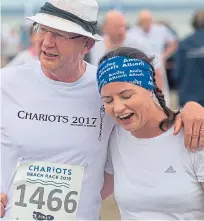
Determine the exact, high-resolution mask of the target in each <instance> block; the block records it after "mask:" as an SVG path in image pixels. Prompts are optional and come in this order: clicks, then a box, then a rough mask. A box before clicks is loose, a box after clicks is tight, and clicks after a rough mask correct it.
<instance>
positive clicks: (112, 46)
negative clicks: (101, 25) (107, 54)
mask: <svg viewBox="0 0 204 221" xmlns="http://www.w3.org/2000/svg"><path fill="white" fill-rule="evenodd" d="M104 41H105V46H106V49H107V50H112V49H115V48H118V47H121V46H122V45H123V42H124V41H121V42H115V41H114V40H112V39H111V38H110V37H109V36H106V37H105V40H104Z"/></svg>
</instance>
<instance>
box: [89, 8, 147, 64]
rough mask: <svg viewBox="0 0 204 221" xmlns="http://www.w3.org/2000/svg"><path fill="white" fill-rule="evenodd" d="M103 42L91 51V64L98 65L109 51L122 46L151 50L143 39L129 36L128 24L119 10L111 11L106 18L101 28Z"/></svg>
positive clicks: (98, 43)
mask: <svg viewBox="0 0 204 221" xmlns="http://www.w3.org/2000/svg"><path fill="white" fill-rule="evenodd" d="M101 30H102V35H103V41H102V42H97V43H96V44H95V46H94V47H93V48H92V49H91V51H90V53H89V54H90V63H91V64H93V65H96V66H97V65H98V62H99V60H100V58H101V57H102V56H103V55H104V54H105V53H106V52H108V51H110V50H112V49H115V48H117V47H120V46H130V47H136V48H139V49H140V50H144V51H146V52H147V51H148V50H149V48H148V47H147V46H146V44H145V42H144V41H143V40H142V39H141V38H139V37H138V38H137V39H136V40H135V39H132V37H131V36H130V37H129V36H127V22H126V19H125V16H124V15H123V14H122V13H121V12H120V11H117V10H110V11H109V12H107V14H106V15H105V17H104V22H103V25H102V26H101Z"/></svg>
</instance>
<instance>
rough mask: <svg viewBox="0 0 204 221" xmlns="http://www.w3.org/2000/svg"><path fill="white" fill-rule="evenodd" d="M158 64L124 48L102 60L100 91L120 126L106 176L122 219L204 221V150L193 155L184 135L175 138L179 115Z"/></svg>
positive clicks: (98, 77)
mask: <svg viewBox="0 0 204 221" xmlns="http://www.w3.org/2000/svg"><path fill="white" fill-rule="evenodd" d="M152 60H153V59H152V58H148V57H147V56H146V55H145V54H144V53H142V52H140V51H138V50H136V49H133V48H127V47H124V48H119V49H117V50H114V51H111V52H109V53H107V54H106V55H105V56H104V57H103V58H102V59H101V61H100V64H99V68H98V72H97V80H98V87H99V91H100V93H101V96H102V99H103V101H104V106H105V109H106V111H107V112H108V114H110V115H111V116H112V117H113V118H114V119H115V120H116V122H117V123H118V125H117V126H116V127H115V129H114V130H113V132H112V133H113V136H111V137H112V138H113V139H111V140H110V149H109V156H108V159H109V160H108V162H107V165H106V172H107V173H108V174H112V175H113V174H114V194H115V198H116V201H117V204H118V206H119V209H120V213H121V218H122V219H134V220H147V219H151V220H153V219H157V220H159V219H162V220H172V219H173V220H181V219H182V220H192V219H196V220H201V219H202V220H203V219H204V190H203V188H204V151H199V152H196V153H191V152H189V151H188V150H186V149H185V148H184V145H183V133H182V132H181V133H180V134H179V135H178V136H173V135H172V130H173V125H174V121H175V117H176V115H177V113H176V112H174V111H172V110H171V109H169V108H168V107H166V105H165V99H164V96H163V94H162V91H161V90H160V89H159V88H158V86H157V85H156V80H155V71H154V67H153V66H152ZM107 178H108V179H107ZM111 178H112V176H110V175H109V176H108V175H107V174H106V176H105V183H109V184H110V182H111ZM105 186H106V185H104V188H106V187H105Z"/></svg>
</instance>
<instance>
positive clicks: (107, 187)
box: [101, 172, 114, 200]
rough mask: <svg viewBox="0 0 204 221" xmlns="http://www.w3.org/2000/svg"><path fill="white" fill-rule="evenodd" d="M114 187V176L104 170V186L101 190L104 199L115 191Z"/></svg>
mask: <svg viewBox="0 0 204 221" xmlns="http://www.w3.org/2000/svg"><path fill="white" fill-rule="evenodd" d="M113 189H114V176H113V175H111V174H109V173H106V172H104V183H103V188H102V190H101V197H102V200H104V199H106V198H107V197H108V196H110V195H111V194H112V193H113Z"/></svg>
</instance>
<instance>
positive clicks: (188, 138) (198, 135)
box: [174, 101, 204, 152]
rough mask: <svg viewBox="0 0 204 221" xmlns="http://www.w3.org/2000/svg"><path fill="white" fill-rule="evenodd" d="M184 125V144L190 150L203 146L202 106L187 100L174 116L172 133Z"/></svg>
mask: <svg viewBox="0 0 204 221" xmlns="http://www.w3.org/2000/svg"><path fill="white" fill-rule="evenodd" d="M182 127H184V145H185V147H186V148H187V149H190V150H191V151H194V152H195V151H196V149H197V147H198V150H202V149H203V148H204V108H203V107H202V106H201V105H200V104H198V103H196V102H192V101H191V102H188V103H186V105H185V106H184V108H183V109H182V110H181V114H179V115H178V116H177V118H176V122H175V127H174V135H177V134H178V133H179V132H180V130H181V128H182Z"/></svg>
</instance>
